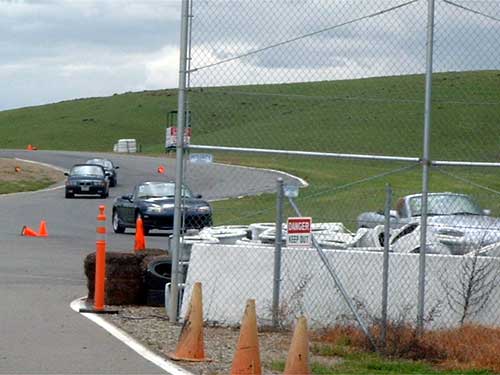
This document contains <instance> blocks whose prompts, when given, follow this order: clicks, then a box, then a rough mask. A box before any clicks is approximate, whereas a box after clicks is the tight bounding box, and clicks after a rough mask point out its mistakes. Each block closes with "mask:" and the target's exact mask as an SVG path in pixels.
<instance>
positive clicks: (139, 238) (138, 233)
mask: <svg viewBox="0 0 500 375" xmlns="http://www.w3.org/2000/svg"><path fill="white" fill-rule="evenodd" d="M144 249H146V239H145V238H144V226H143V224H142V218H141V217H140V216H139V217H138V218H137V220H136V222H135V244H134V250H135V251H141V250H144Z"/></svg>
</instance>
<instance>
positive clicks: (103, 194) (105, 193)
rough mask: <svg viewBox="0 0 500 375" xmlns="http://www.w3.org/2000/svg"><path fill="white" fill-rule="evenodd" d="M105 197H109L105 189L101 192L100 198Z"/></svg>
mask: <svg viewBox="0 0 500 375" xmlns="http://www.w3.org/2000/svg"><path fill="white" fill-rule="evenodd" d="M107 197H109V191H106V192H104V193H102V194H101V198H107Z"/></svg>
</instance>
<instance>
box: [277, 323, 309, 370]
mask: <svg viewBox="0 0 500 375" xmlns="http://www.w3.org/2000/svg"><path fill="white" fill-rule="evenodd" d="M310 373H311V372H310V371H309V340H308V338H307V320H306V318H304V317H303V316H302V317H300V318H299V320H298V321H297V325H296V326H295V330H294V332H293V338H292V343H291V344H290V350H289V351H288V358H287V360H286V365H285V372H284V373H283V374H285V375H309V374H310Z"/></svg>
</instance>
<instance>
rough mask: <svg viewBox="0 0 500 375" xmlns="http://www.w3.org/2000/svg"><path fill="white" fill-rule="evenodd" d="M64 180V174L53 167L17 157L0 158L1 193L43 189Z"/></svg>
mask: <svg viewBox="0 0 500 375" xmlns="http://www.w3.org/2000/svg"><path fill="white" fill-rule="evenodd" d="M63 180H64V174H63V173H62V172H61V171H58V170H56V169H53V168H49V167H46V166H43V165H39V164H32V163H27V162H22V161H18V160H15V159H5V158H0V181H1V183H0V185H2V184H3V185H4V186H5V189H0V194H1V193H11V192H17V191H30V190H37V189H42V188H44V187H48V186H51V185H54V184H56V183H59V182H61V181H63Z"/></svg>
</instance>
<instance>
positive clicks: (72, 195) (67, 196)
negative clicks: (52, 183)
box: [64, 192, 75, 198]
mask: <svg viewBox="0 0 500 375" xmlns="http://www.w3.org/2000/svg"><path fill="white" fill-rule="evenodd" d="M64 196H65V197H66V198H73V197H74V196H75V195H74V194H73V193H68V192H66V194H65V195H64Z"/></svg>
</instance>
